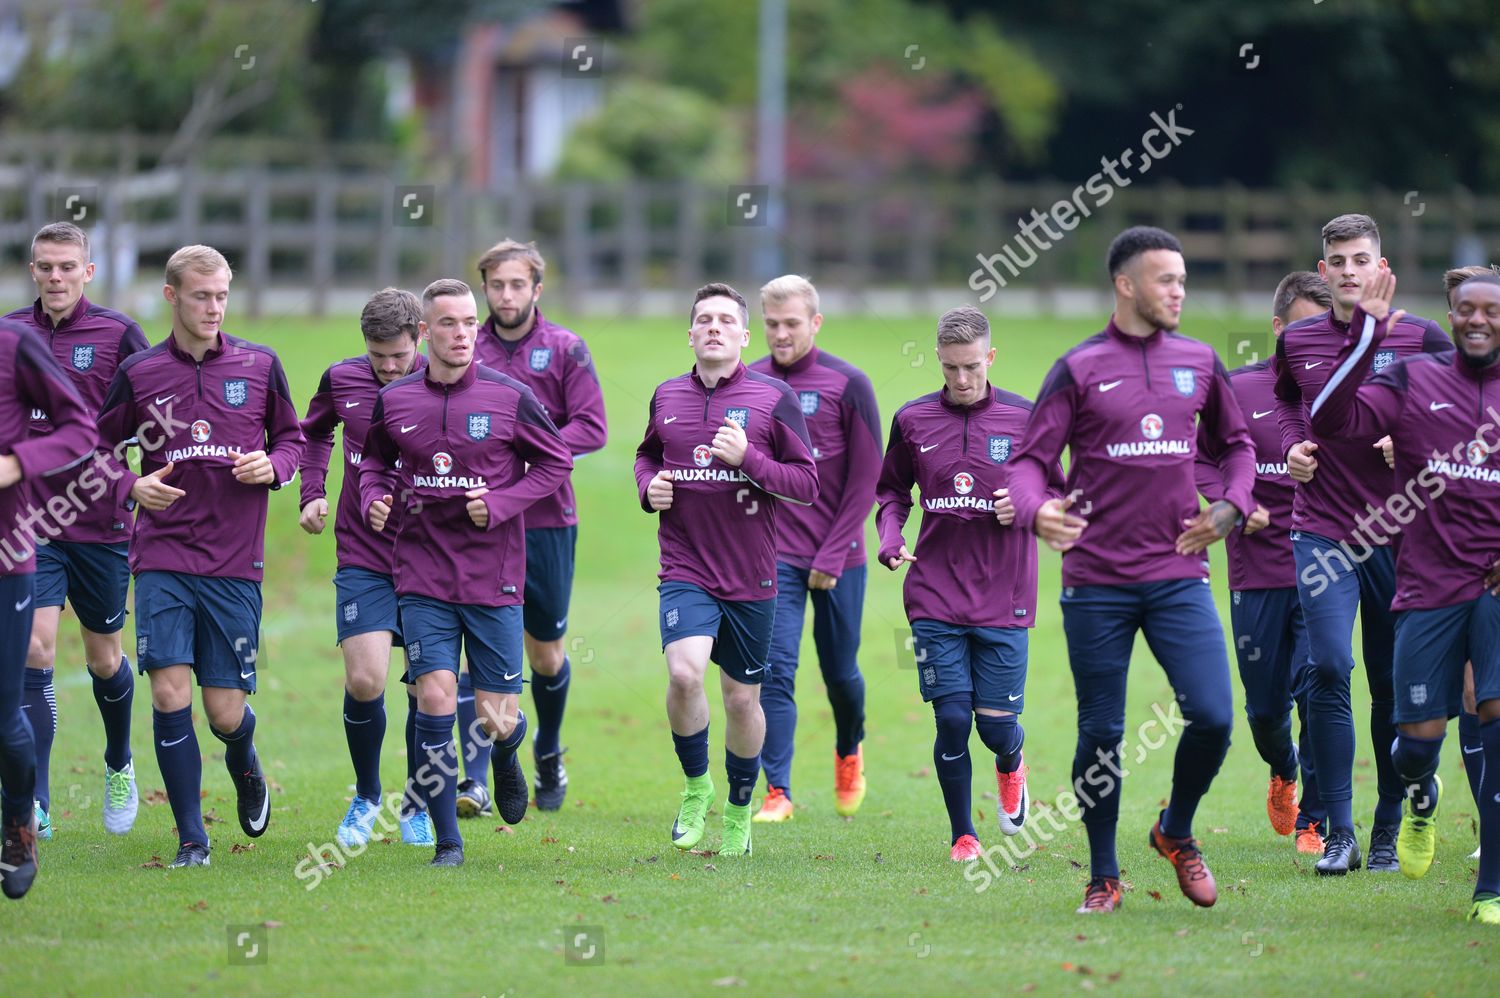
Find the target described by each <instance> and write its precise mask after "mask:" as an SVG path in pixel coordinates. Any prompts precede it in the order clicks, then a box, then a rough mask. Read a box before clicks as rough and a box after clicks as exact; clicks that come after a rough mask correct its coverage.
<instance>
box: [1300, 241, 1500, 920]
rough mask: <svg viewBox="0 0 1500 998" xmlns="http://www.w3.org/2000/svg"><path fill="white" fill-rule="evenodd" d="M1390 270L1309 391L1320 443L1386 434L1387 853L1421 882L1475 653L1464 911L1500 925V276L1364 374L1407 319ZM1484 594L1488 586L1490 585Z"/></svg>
mask: <svg viewBox="0 0 1500 998" xmlns="http://www.w3.org/2000/svg"><path fill="white" fill-rule="evenodd" d="M1395 289H1396V279H1395V276H1394V275H1392V274H1391V272H1390V271H1389V270H1388V269H1386V267H1385V265H1384V263H1382V264H1381V266H1380V269H1379V270H1378V272H1377V273H1376V274H1375V275H1373V277H1372V279H1371V280H1369V281H1367V282H1365V285H1364V286H1363V287H1362V289H1361V298H1360V300H1359V303H1358V307H1357V308H1356V309H1355V311H1354V312H1353V315H1352V319H1351V322H1350V323H1349V341H1348V342H1347V343H1346V344H1345V345H1344V346H1343V349H1341V350H1340V351H1339V352H1338V353H1337V354H1336V355H1335V357H1334V358H1333V360H1334V362H1335V363H1334V368H1335V369H1334V374H1333V376H1332V377H1330V378H1329V379H1328V381H1327V383H1326V384H1325V385H1324V386H1323V390H1322V391H1321V392H1320V393H1319V394H1318V395H1317V397H1316V398H1315V399H1314V400H1313V402H1312V405H1311V407H1310V416H1311V420H1312V426H1313V429H1314V430H1315V431H1316V432H1317V433H1318V434H1319V435H1320V436H1321V438H1322V439H1325V440H1330V439H1342V438H1354V439H1356V440H1366V439H1368V438H1370V437H1373V436H1378V435H1379V434H1381V433H1389V434H1390V435H1391V438H1392V443H1393V445H1394V447H1395V454H1396V475H1395V478H1396V481H1397V482H1400V483H1403V484H1402V485H1400V486H1399V487H1398V488H1397V489H1396V490H1394V491H1392V493H1391V494H1390V496H1389V497H1388V498H1387V499H1386V500H1385V501H1384V503H1383V504H1382V507H1381V508H1379V509H1377V510H1374V511H1373V516H1374V517H1375V518H1377V519H1380V520H1381V522H1384V515H1389V516H1390V518H1391V520H1392V521H1394V523H1395V528H1394V529H1395V530H1399V531H1401V532H1402V534H1403V535H1404V537H1403V541H1402V543H1401V545H1400V548H1399V550H1398V552H1397V556H1396V586H1395V601H1394V602H1393V603H1392V604H1391V608H1392V610H1394V611H1395V614H1396V644H1395V664H1394V680H1393V682H1394V687H1395V691H1396V709H1395V722H1396V726H1397V729H1398V731H1399V734H1398V735H1397V737H1396V739H1395V743H1394V745H1393V746H1392V748H1391V759H1392V762H1393V765H1394V767H1395V770H1396V773H1397V774H1398V776H1399V778H1400V780H1401V782H1402V784H1403V785H1404V787H1405V789H1406V811H1405V814H1404V816H1403V817H1402V819H1401V831H1400V835H1399V838H1398V840H1397V844H1396V853H1397V856H1398V859H1399V862H1400V865H1401V872H1402V873H1404V874H1405V875H1406V876H1408V877H1411V878H1413V879H1416V878H1419V877H1421V876H1422V875H1423V874H1425V873H1426V872H1427V870H1428V867H1430V866H1431V864H1432V857H1433V852H1434V849H1435V847H1436V845H1437V824H1436V818H1437V810H1438V807H1439V805H1440V803H1441V800H1442V795H1443V784H1442V781H1441V780H1439V779H1438V777H1437V775H1436V773H1437V767H1438V756H1439V753H1440V750H1441V749H1442V744H1443V735H1444V732H1445V731H1446V730H1447V727H1448V719H1449V718H1450V717H1453V716H1454V715H1456V714H1457V713H1458V712H1459V707H1460V704H1461V702H1462V694H1463V685H1464V684H1463V672H1464V662H1465V660H1469V661H1472V662H1473V674H1474V695H1475V700H1476V701H1477V706H1478V714H1479V737H1480V741H1481V743H1482V745H1483V747H1484V752H1483V756H1484V774H1485V775H1484V779H1483V785H1482V787H1481V793H1480V796H1479V840H1480V843H1481V846H1483V845H1484V844H1485V843H1488V848H1482V849H1481V854H1480V858H1479V875H1478V879H1477V880H1476V882H1475V884H1474V897H1473V903H1472V906H1471V908H1470V910H1469V916H1468V917H1469V919H1470V920H1471V921H1478V922H1481V923H1483V924H1486V925H1497V926H1500V792H1496V791H1497V790H1500V780H1497V779H1495V778H1493V777H1492V776H1491V775H1490V774H1492V773H1500V546H1497V544H1500V541H1497V539H1500V470H1497V469H1496V468H1495V466H1494V465H1495V462H1493V461H1491V460H1490V458H1491V457H1492V456H1494V453H1495V452H1496V450H1497V449H1500V411H1497V409H1496V401H1495V400H1496V399H1497V398H1500V276H1496V275H1493V274H1485V275H1481V276H1477V277H1471V278H1469V279H1468V280H1467V281H1464V282H1463V283H1462V284H1460V285H1459V286H1458V288H1457V289H1456V290H1455V291H1454V293H1453V311H1452V312H1451V313H1449V314H1450V321H1451V322H1452V326H1453V342H1454V344H1455V345H1456V346H1457V350H1455V351H1453V352H1451V353H1448V354H1444V355H1434V354H1431V353H1422V354H1415V355H1408V356H1406V357H1403V358H1401V359H1398V360H1396V361H1395V362H1393V363H1391V364H1389V365H1386V367H1385V369H1384V370H1383V371H1382V372H1381V373H1380V374H1377V375H1375V376H1374V377H1373V378H1367V377H1366V376H1365V371H1366V370H1367V368H1368V363H1369V359H1370V358H1371V357H1374V356H1377V355H1378V351H1379V350H1380V349H1381V348H1382V347H1383V346H1384V345H1385V343H1386V342H1387V339H1388V337H1389V336H1391V335H1392V333H1393V332H1394V331H1396V330H1399V329H1400V328H1401V319H1402V314H1401V313H1400V312H1399V311H1397V312H1391V311H1390V302H1391V298H1392V297H1393V296H1394V294H1395ZM1487 590H1488V591H1487Z"/></svg>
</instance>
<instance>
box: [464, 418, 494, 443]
mask: <svg viewBox="0 0 1500 998" xmlns="http://www.w3.org/2000/svg"><path fill="white" fill-rule="evenodd" d="M489 435H490V414H489V413H487V412H471V413H469V439H471V440H483V439H485V438H486V437H488V436H489Z"/></svg>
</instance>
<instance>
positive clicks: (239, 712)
mask: <svg viewBox="0 0 1500 998" xmlns="http://www.w3.org/2000/svg"><path fill="white" fill-rule="evenodd" d="M203 712H204V713H205V714H207V715H208V723H209V724H211V725H213V728H214V730H215V731H222V732H224V733H225V734H233V733H234V732H235V731H238V730H239V727H240V722H241V721H243V720H244V719H245V704H244V701H235V700H229V701H218V702H212V703H211V702H209V701H207V700H206V699H205V701H204V704H203Z"/></svg>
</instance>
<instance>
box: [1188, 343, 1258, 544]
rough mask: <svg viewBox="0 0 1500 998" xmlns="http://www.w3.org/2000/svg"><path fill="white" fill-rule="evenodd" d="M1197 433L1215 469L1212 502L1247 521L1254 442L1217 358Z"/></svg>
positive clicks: (1252, 503)
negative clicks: (1204, 438)
mask: <svg viewBox="0 0 1500 998" xmlns="http://www.w3.org/2000/svg"><path fill="white" fill-rule="evenodd" d="M1199 431H1200V433H1206V435H1207V437H1208V440H1209V445H1210V447H1211V448H1212V451H1213V453H1214V454H1215V455H1216V463H1217V465H1218V468H1219V479H1220V483H1221V484H1220V490H1219V493H1218V499H1217V500H1215V503H1216V504H1217V502H1220V501H1222V502H1227V503H1229V504H1230V505H1231V506H1233V507H1234V508H1235V510H1237V511H1238V512H1239V514H1240V516H1242V517H1245V518H1247V519H1248V518H1249V516H1250V514H1251V513H1253V512H1255V497H1254V495H1253V493H1254V490H1255V442H1254V440H1252V439H1251V437H1250V428H1249V427H1248V426H1246V425H1245V413H1244V411H1243V410H1242V409H1241V408H1240V403H1239V400H1238V399H1236V398H1235V395H1234V387H1233V386H1232V385H1231V384H1230V383H1229V372H1227V371H1225V370H1224V365H1223V364H1222V363H1221V362H1220V361H1219V358H1218V357H1217V356H1216V357H1214V373H1213V378H1212V380H1210V382H1209V385H1208V397H1207V398H1206V399H1204V402H1203V411H1202V412H1201V413H1200V414H1199ZM1195 471H1196V466H1195ZM1200 491H1201V489H1200ZM1205 495H1207V493H1205ZM1231 525H1232V519H1231ZM1227 532H1228V531H1227V530H1226V531H1224V532H1222V533H1220V534H1219V536H1220V537H1222V536H1224V533H1227Z"/></svg>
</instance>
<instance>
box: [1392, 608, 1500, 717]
mask: <svg viewBox="0 0 1500 998" xmlns="http://www.w3.org/2000/svg"><path fill="white" fill-rule="evenodd" d="M1470 661H1472V662H1473V663H1474V699H1475V700H1477V701H1479V702H1480V703H1484V702H1485V701H1486V700H1495V699H1500V596H1491V595H1489V594H1488V593H1486V594H1485V595H1483V596H1481V597H1479V598H1478V599H1475V600H1470V601H1469V602H1467V603H1459V604H1458V605H1457V606H1445V607H1442V608H1440V609H1437V610H1402V611H1401V612H1400V613H1397V614H1396V663H1395V668H1394V672H1395V685H1396V710H1395V716H1394V717H1393V718H1392V720H1394V721H1395V722H1396V723H1397V724H1415V723H1416V722H1418V721H1434V720H1437V719H1438V718H1445V717H1457V716H1458V711H1459V706H1460V705H1461V704H1462V702H1463V691H1464V663H1465V662H1470Z"/></svg>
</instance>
